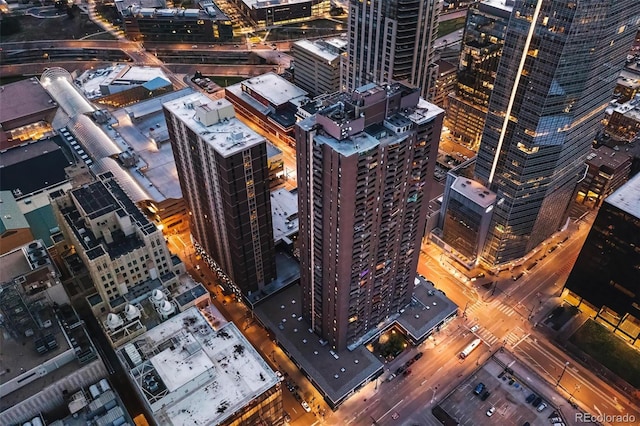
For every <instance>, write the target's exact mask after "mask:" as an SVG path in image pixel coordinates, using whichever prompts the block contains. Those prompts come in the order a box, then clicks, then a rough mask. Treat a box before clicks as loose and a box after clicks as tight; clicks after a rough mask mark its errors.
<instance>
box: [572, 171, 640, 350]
mask: <svg viewBox="0 0 640 426" xmlns="http://www.w3.org/2000/svg"><path fill="white" fill-rule="evenodd" d="M639 196H640V175H636V176H635V177H634V178H633V179H632V180H630V181H629V182H627V183H626V184H625V185H623V186H622V187H621V188H620V189H619V190H618V191H616V192H615V193H613V194H612V195H611V196H609V197H607V199H605V201H604V203H603V204H602V207H601V208H600V211H599V212H598V216H597V217H596V220H595V222H594V223H593V227H592V228H591V231H590V232H589V235H588V236H587V240H586V241H585V243H584V246H583V247H582V250H581V251H580V255H579V256H578V260H577V261H576V263H575V265H574V267H573V270H572V271H571V274H570V275H569V278H568V279H567V283H566V285H565V288H566V289H568V290H569V291H570V294H569V297H567V300H568V301H569V302H570V303H575V304H576V305H578V306H581V305H583V304H586V305H587V307H592V308H593V310H594V311H595V312H596V313H597V316H598V318H599V320H601V321H603V322H605V323H608V324H609V327H608V328H610V329H611V328H612V327H614V328H616V329H617V330H616V333H617V334H619V335H622V337H625V338H627V339H632V340H634V341H636V340H637V339H638V337H640V279H639V278H640V272H639V271H640V217H639V216H640V207H638V204H637V203H638V199H639ZM633 204H635V206H634V205H633ZM587 311H588V309H587Z"/></svg>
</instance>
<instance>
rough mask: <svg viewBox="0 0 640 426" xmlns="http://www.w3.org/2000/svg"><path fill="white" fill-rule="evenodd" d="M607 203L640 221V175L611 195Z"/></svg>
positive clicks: (606, 200)
mask: <svg viewBox="0 0 640 426" xmlns="http://www.w3.org/2000/svg"><path fill="white" fill-rule="evenodd" d="M605 202H606V203H608V204H611V205H612V206H615V207H617V208H619V209H620V210H622V211H624V212H627V213H629V214H630V215H633V216H634V217H636V218H639V219H640V173H639V174H637V175H635V176H634V177H632V178H631V179H629V181H628V182H627V183H625V184H624V185H622V186H621V187H620V188H618V190H617V191H616V192H614V193H613V194H611V195H609V196H608V197H607V198H606V199H605Z"/></svg>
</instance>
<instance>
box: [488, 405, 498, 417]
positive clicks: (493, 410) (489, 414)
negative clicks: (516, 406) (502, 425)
mask: <svg viewBox="0 0 640 426" xmlns="http://www.w3.org/2000/svg"><path fill="white" fill-rule="evenodd" d="M495 412H496V407H491V408H489V409H488V410H487V416H488V417H491V416H493V413H495Z"/></svg>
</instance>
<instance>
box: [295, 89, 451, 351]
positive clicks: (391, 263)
mask: <svg viewBox="0 0 640 426" xmlns="http://www.w3.org/2000/svg"><path fill="white" fill-rule="evenodd" d="M327 105H328V106H326V107H325V108H324V109H322V110H320V111H319V112H318V113H317V114H315V115H313V116H311V117H310V118H307V119H305V120H303V121H301V122H299V123H298V124H297V128H296V146H297V154H298V155H297V164H298V194H299V198H298V200H299V202H298V204H299V223H300V233H299V240H298V241H299V247H300V274H301V284H302V291H303V295H302V302H303V316H305V317H306V318H307V320H309V322H310V323H311V324H312V328H313V330H314V331H315V332H316V333H318V334H319V335H320V336H322V338H323V339H325V340H327V341H328V342H329V344H330V345H331V346H332V347H334V348H336V349H337V350H343V349H345V348H347V347H350V346H351V345H354V346H355V345H357V344H358V343H359V342H361V341H362V340H363V337H366V336H368V335H370V333H372V332H373V333H375V332H376V330H377V328H376V326H378V325H379V324H380V323H382V322H384V321H385V320H387V319H389V318H391V317H393V316H394V315H395V314H397V313H398V312H399V311H400V309H402V307H403V306H405V305H406V304H407V303H409V301H410V298H411V290H412V288H413V285H414V278H415V274H416V267H417V263H418V256H419V254H420V243H421V240H422V236H423V233H424V226H425V220H426V213H427V207H428V199H429V187H430V186H429V183H430V182H431V181H432V176H433V171H434V168H435V160H436V155H437V152H438V140H439V136H440V130H441V127H442V116H443V114H444V111H443V110H442V109H440V108H439V107H437V106H435V105H433V104H430V103H428V102H426V101H424V100H422V99H420V98H419V93H418V89H412V88H408V87H406V86H404V85H401V84H397V83H396V84H393V85H391V86H385V87H381V86H378V85H375V84H369V85H366V86H363V87H361V88H359V89H357V90H355V91H354V92H352V93H342V94H340V95H338V96H337V97H336V98H334V99H332V100H331V102H329V103H328V104H327Z"/></svg>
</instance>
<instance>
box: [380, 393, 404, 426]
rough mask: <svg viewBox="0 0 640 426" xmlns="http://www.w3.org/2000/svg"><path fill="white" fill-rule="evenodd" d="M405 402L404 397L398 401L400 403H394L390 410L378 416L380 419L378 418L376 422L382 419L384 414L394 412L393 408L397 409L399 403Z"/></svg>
mask: <svg viewBox="0 0 640 426" xmlns="http://www.w3.org/2000/svg"><path fill="white" fill-rule="evenodd" d="M403 402H404V398H402V399H401V400H400V401H398V403H397V404H396V405H394V406H393V407H391V408H389V410H388V411H387V412H386V413H384V414H383V415H382V416H380V417H379V418H378V420H376V422H377V421H380V420H382V419H383V418H384V416H386V415H387V414H389V413H390V412H392V411H393V410H395V408H396V407H397V406H398V405H400V404H402V403H403Z"/></svg>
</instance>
